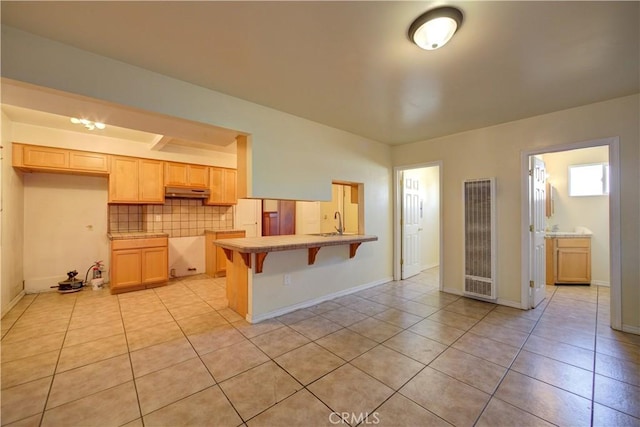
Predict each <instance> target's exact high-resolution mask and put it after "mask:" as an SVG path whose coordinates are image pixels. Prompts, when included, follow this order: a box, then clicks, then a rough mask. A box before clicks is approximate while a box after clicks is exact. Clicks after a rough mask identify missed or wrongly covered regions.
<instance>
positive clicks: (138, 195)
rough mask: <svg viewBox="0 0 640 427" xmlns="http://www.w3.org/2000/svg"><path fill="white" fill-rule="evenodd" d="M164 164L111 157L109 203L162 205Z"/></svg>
mask: <svg viewBox="0 0 640 427" xmlns="http://www.w3.org/2000/svg"><path fill="white" fill-rule="evenodd" d="M163 163H164V162H162V161H159V160H151V159H138V158H134V157H120V156H112V158H111V173H110V174H109V203H148V204H152V203H158V204H161V203H164V164H163Z"/></svg>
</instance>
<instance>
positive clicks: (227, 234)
mask: <svg viewBox="0 0 640 427" xmlns="http://www.w3.org/2000/svg"><path fill="white" fill-rule="evenodd" d="M240 237H245V232H244V230H231V231H228V230H224V231H205V239H204V242H205V264H206V265H205V267H206V273H207V274H208V275H209V276H212V277H221V276H225V275H226V272H227V257H226V255H225V254H224V251H223V250H222V248H220V247H218V246H215V245H214V244H213V241H214V240H219V239H235V238H240Z"/></svg>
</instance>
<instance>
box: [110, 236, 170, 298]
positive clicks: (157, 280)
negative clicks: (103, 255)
mask: <svg viewBox="0 0 640 427" xmlns="http://www.w3.org/2000/svg"><path fill="white" fill-rule="evenodd" d="M167 243H168V239H167V238H166V237H154V238H148V239H121V240H112V241H111V284H110V286H111V293H113V294H115V293H120V292H127V291H134V290H138V289H144V288H146V287H154V286H159V285H163V284H165V283H166V282H167V281H168V280H169V250H168V245H167Z"/></svg>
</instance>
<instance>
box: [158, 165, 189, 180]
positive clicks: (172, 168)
mask: <svg viewBox="0 0 640 427" xmlns="http://www.w3.org/2000/svg"><path fill="white" fill-rule="evenodd" d="M187 166H188V165H187V164H185V163H170V162H167V163H165V166H164V185H181V186H186V185H187V184H188V182H189V171H188V168H187Z"/></svg>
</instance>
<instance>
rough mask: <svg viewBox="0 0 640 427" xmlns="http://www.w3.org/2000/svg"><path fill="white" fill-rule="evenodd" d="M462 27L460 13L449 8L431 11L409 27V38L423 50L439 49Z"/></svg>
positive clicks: (458, 10)
mask: <svg viewBox="0 0 640 427" xmlns="http://www.w3.org/2000/svg"><path fill="white" fill-rule="evenodd" d="M461 25H462V12H461V11H460V9H457V8H455V7H450V6H444V7H438V8H436V9H431V10H429V11H427V12H425V13H423V14H422V15H420V16H419V17H418V18H416V20H415V21H413V23H412V24H411V26H410V27H409V38H410V39H411V41H412V42H414V43H415V44H417V45H418V46H419V47H421V48H422V49H425V50H435V49H439V48H441V47H442V46H444V45H445V44H447V42H448V41H449V40H451V37H453V35H454V34H455V33H456V31H457V30H458V29H459V28H460V26H461Z"/></svg>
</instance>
